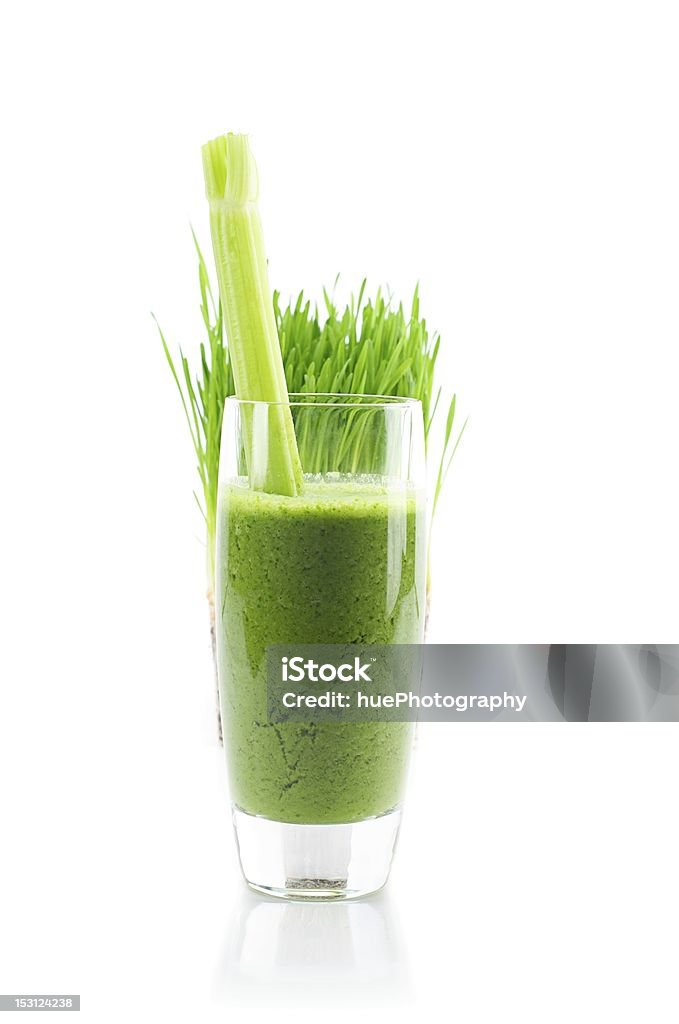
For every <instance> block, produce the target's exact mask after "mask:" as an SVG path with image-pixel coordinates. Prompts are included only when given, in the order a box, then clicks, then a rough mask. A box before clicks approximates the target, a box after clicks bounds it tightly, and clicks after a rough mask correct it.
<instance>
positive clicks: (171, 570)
mask: <svg viewBox="0 0 679 1024" xmlns="http://www.w3.org/2000/svg"><path fill="white" fill-rule="evenodd" d="M676 15H677V8H676V5H675V4H673V3H669V2H668V3H659V2H654V0H644V2H626V0H617V2H610V3H606V2H601V0H587V2H580V0H569V2H568V3H565V2H564V3H561V2H557V3H550V2H544V0H540V2H533V3H530V2H514V3H502V2H496V3H492V2H486V0H470V2H465V3H446V4H443V3H440V4H438V3H432V2H424V0H420V2H418V3H408V4H405V3H399V2H391V3H380V2H368V0H364V2H363V3H355V2H351V0H343V2H342V3H341V4H340V3H335V4H330V3H327V2H321V0H316V2H314V3H297V2H278V3H263V2H251V0H241V2H240V3H239V4H234V3H231V2H228V0H222V2H220V3H202V2H197V0H193V2H192V3H190V4H188V3H187V4H184V5H178V4H171V3H168V2H167V0H165V2H163V3H157V4H155V3H147V2H141V0H137V2H135V3H125V2H122V0H118V2H117V3H115V4H113V3H111V4H108V3H87V4H86V3H82V4H78V3H71V2H60V3H33V2H30V0H29V2H25V3H21V4H19V3H17V4H6V5H3V9H2V25H1V26H0V90H1V91H0V95H2V105H3V115H2V135H1V137H0V146H1V147H2V150H3V155H2V163H1V167H2V171H1V173H2V188H1V189H0V253H1V257H0V258H1V260H2V266H1V275H0V281H1V282H2V302H1V304H0V322H1V329H0V342H1V344H2V363H1V371H0V373H1V377H0V379H1V383H2V387H1V395H2V397H1V400H0V421H1V430H2V435H1V436H2V453H3V454H2V490H3V499H2V505H1V506H0V507H1V512H0V514H1V515H2V529H1V531H0V578H1V579H2V619H1V621H2V649H1V655H0V657H1V659H2V660H1V664H0V673H1V675H0V679H1V687H2V690H1V698H0V700H1V704H0V832H1V834H0V991H1V992H7V993H10V992H43V993H44V992H80V993H81V994H82V998H83V1007H84V1009H83V1011H82V1012H83V1014H84V1017H85V1019H87V1020H92V1021H97V1022H98V1021H109V1020H110V1021H120V1020H129V1021H150V1020H163V1021H174V1020H181V1021H187V1020H194V1021H212V1020H215V1021H223V1020H230V1019H241V1017H242V1016H243V1015H244V1014H245V1016H246V1018H247V1019H253V1020H258V1019H262V1020H264V1019H267V1020H268V1019H270V1018H271V1016H272V1014H275V1017H276V1019H277V1020H280V1021H286V1020H300V1019H303V1017H304V1014H305V1013H306V1012H308V1013H309V1014H311V1015H312V1016H313V1018H314V1019H318V1017H319V1014H320V1013H321V1012H322V1013H323V1015H324V1016H326V1017H329V1018H332V1016H333V1014H334V1013H341V1014H342V1015H344V1016H347V1014H351V1015H352V1016H353V1017H354V1018H356V1019H360V1020H362V1019H366V1020H367V1019H371V1020H373V1019H374V1020H387V1019H388V1020H390V1021H392V1020H395V1019H400V1017H401V1016H403V1019H410V1018H412V1017H413V1016H414V1015H418V1014H425V1016H424V1018H423V1019H450V1020H459V1021H461V1022H462V1021H463V1022H476V1021H504V1020H514V1019H516V1020H521V1021H522V1022H543V1021H550V1022H561V1021H572V1020H578V1021H583V1022H590V1021H591V1022H595V1021H602V1020H616V1021H639V1020H644V1021H648V1022H653V1024H663V1022H665V1021H668V1022H669V1021H676V1019H677V1005H676V1002H677V990H676V969H677V959H678V957H677V952H678V951H677V929H676V922H677V916H678V914H679V891H678V886H679V883H678V876H677V870H676V865H677V862H678V854H679V836H678V834H677V800H676V793H677V779H678V778H679V773H678V770H677V769H678V762H679V753H678V750H679V748H678V744H677V728H676V727H675V726H667V727H662V726H655V727H654V726H643V725H628V726H576V725H572V726H567V727H562V728H558V727H550V726H546V725H545V726H540V725H527V726H515V727H513V728H508V727H505V728H502V727H498V728H492V727H490V728H489V727H487V726H485V727H484V726H471V725H469V726H454V725H442V726H428V727H426V728H424V729H422V731H421V733H420V736H419V744H418V751H417V758H416V763H415V770H414V773H413V778H412V784H411V787H410V792H409V796H408V811H407V816H406V819H405V826H404V830H403V835H402V842H401V846H400V849H399V853H398V857H397V862H396V867H395V870H394V874H393V878H392V882H391V884H390V886H389V888H388V890H387V892H386V893H385V895H384V896H383V897H381V898H380V899H379V900H377V901H372V902H368V903H364V904H357V905H355V906H351V907H339V906H329V907H304V906H294V907H286V906H282V905H276V904H270V903H266V902H264V901H260V900H258V899H256V898H255V897H254V896H249V895H248V894H247V893H246V892H245V891H244V889H243V887H242V884H241V882H240V879H239V875H238V870H237V864H236V859H235V849H234V843H233V840H232V836H231V833H230V825H229V821H228V809H227V799H228V797H227V792H226V782H225V778H224V775H225V773H224V770H223V766H222V763H221V755H220V753H219V751H218V749H217V747H216V744H215V737H214V727H213V726H214V722H213V707H212V701H213V690H212V687H213V680H212V677H211V671H212V669H211V659H210V651H209V639H208V632H207V609H206V607H205V603H204V564H203V552H202V548H201V546H200V545H201V536H200V535H201V524H200V520H199V517H198V513H197V511H196V509H195V506H194V503H193V499H192V497H191V488H192V486H193V485H194V482H195V481H194V471H193V459H192V453H191V450H190V446H189V442H188V438H187V436H186V432H185V426H184V423H183V422H182V417H181V413H180V407H179V404H178V401H177V396H176V394H175V393H174V391H173V385H172V383H171V381H170V378H169V375H168V372H167V368H166V366H165V365H164V360H163V355H162V352H161V349H160V345H159V342H158V339H157V335H156V333H155V329H154V326H153V323H152V321H151V318H150V310H153V311H154V312H155V313H156V314H157V315H158V317H159V318H160V320H161V323H162V325H163V326H164V328H165V329H166V331H167V334H168V335H169V337H170V339H171V341H172V342H173V343H174V344H177V343H179V342H181V343H182V344H183V345H184V346H185V347H186V348H187V350H189V351H191V352H194V351H195V345H196V343H197V340H198V338H199V336H200V323H199V314H198V307H197V291H196V281H195V260H194V255H193V251H192V244H191V239H190V235H189V223H193V224H194V226H195V228H196V230H197V232H198V234H199V236H200V237H201V239H202V240H203V242H205V243H206V244H207V231H206V211H205V204H204V200H203V184H202V173H201V165H200V145H201V143H203V142H204V141H205V140H206V139H207V138H209V137H211V136H214V135H216V134H219V133H221V132H222V131H225V130H229V129H232V130H241V131H243V130H245V131H249V132H250V133H251V135H252V143H253V147H254V150H255V153H256V156H257V159H258V162H259V165H260V173H261V183H262V204H261V205H262V213H263V218H264V225H265V230H266V237H267V247H268V252H269V257H270V268H271V277H272V281H273V283H274V284H275V285H276V286H277V287H279V288H280V289H281V290H282V291H283V293H284V295H287V294H289V293H290V292H293V291H296V290H297V289H299V288H300V287H305V288H306V289H307V290H309V291H310V292H311V293H312V294H314V295H319V294H320V287H321V286H322V285H323V284H327V283H330V282H332V280H333V279H334V277H335V274H336V273H337V272H338V271H341V272H342V275H343V276H342V282H343V285H344V287H345V288H346V289H349V288H350V287H353V286H356V285H357V284H358V283H359V281H360V279H361V278H362V277H363V276H364V275H367V276H368V278H369V281H370V282H371V284H372V285H374V286H376V285H377V284H379V283H387V284H389V285H390V286H391V287H392V289H393V290H394V292H395V293H396V294H397V295H398V296H405V295H407V294H408V293H409V291H410V290H411V289H412V287H413V285H414V283H415V281H416V280H418V279H419V280H420V282H421V290H422V301H423V308H424V310H425V312H426V315H427V317H428V319H429V322H430V324H431V325H432V327H435V328H437V329H438V330H439V331H440V332H441V334H442V337H443V356H442V359H441V373H442V379H443V380H444V382H445V384H446V386H448V387H451V388H454V389H456V390H457V392H458V395H459V404H460V409H461V411H462V412H463V414H464V415H467V414H469V416H470V417H471V419H470V425H469V429H468V433H467V435H466V437H465V440H464V443H463V446H462V448H461V450H460V452H459V457H458V458H457V459H456V464H455V466H454V469H453V472H452V475H451V478H450V481H449V486H448V489H447V493H446V496H445V500H444V504H443V505H442V507H441V513H440V519H439V522H438V528H437V530H436V535H435V538H434V545H435V547H434V570H435V580H434V618H433V622H432V639H438V640H443V641H466V642H548V641H553V640H568V641H570V642H584V641H588V642H589V641H597V642H621V641H627V642H632V641H638V640H641V639H644V640H646V639H652V640H654V641H658V642H660V641H671V640H676V639H677V638H678V637H677V603H678V602H677V578H678V574H677V570H678V569H679V555H678V547H677V544H676V493H675V487H674V485H675V478H676V457H677V456H676V450H677V413H676V390H677V364H676V346H677V328H678V326H679V324H678V321H679V304H678V303H677V272H678V270H679V241H678V240H679V198H678V197H679V188H678V187H677V183H678V182H679V145H678V141H677V140H678V136H677V114H678V109H677V108H678V105H679V104H678V97H679V91H678V90H679V63H678V62H677V51H678V48H679V31H678V26H677V19H676ZM236 1004H238V1005H239V1006H241V1007H247V1008H248V1011H249V1016H248V1015H247V1013H246V1011H245V1010H244V1009H242V1008H240V1009H237V1010H234V1009H233V1008H234V1006H235V1005H236ZM302 1004H304V1005H306V1007H307V1009H306V1010H301V1009H300V1007H301V1006H302ZM333 1008H334V1009H333ZM234 1014H235V1016H234Z"/></svg>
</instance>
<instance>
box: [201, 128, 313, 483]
mask: <svg viewBox="0 0 679 1024" xmlns="http://www.w3.org/2000/svg"><path fill="white" fill-rule="evenodd" d="M203 171H204V175H205V190H206V195H207V199H208V202H209V204H210V230H211V234H212V246H213V249H214V256H215V263H216V267H217V279H218V282H219V294H220V297H221V301H222V310H223V316H224V325H225V328H226V335H227V339H228V343H229V355H230V359H231V364H232V367H233V379H234V386H235V389H236V396H237V398H239V399H242V400H244V401H252V402H273V403H280V405H279V406H278V407H269V409H268V410H267V411H266V412H265V411H264V410H262V411H261V412H260V410H259V409H258V408H257V407H252V409H250V410H248V411H247V412H246V414H245V415H244V424H245V454H246V459H247V463H248V474H249V478H250V485H251V486H252V487H254V488H255V489H257V490H262V491H269V492H271V493H275V494H287V495H295V494H297V493H299V491H300V490H301V487H302V468H301V463H300V459H299V453H298V450H297V441H296V438H295V430H294V425H293V420H292V413H291V410H290V405H289V399H288V390H287V385H286V382H285V371H284V368H283V357H282V355H281V350H280V344H279V341H278V331H277V328H276V320H275V317H274V307H273V301H272V295H271V289H270V286H269V275H268V271H267V265H266V251H265V248H264V234H263V231H262V223H261V220H260V216H259V209H258V206H257V198H258V194H259V185H258V178H257V167H256V164H255V161H254V158H253V156H252V152H251V150H250V145H249V142H248V137H247V135H234V134H229V135H222V136H220V137H219V138H217V139H213V140H212V141H211V142H208V143H207V144H206V145H205V146H203Z"/></svg>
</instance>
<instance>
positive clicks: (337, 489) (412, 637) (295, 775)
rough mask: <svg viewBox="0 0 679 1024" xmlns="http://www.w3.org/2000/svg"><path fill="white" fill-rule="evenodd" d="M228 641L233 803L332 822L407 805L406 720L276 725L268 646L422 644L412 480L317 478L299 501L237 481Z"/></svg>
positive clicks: (227, 549) (223, 618)
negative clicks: (270, 708)
mask: <svg viewBox="0 0 679 1024" xmlns="http://www.w3.org/2000/svg"><path fill="white" fill-rule="evenodd" d="M217 563H218V566H219V578H218V581H217V600H218V604H217V615H218V620H217V627H218V628H217V646H218V659H219V680H220V699H221V706H222V717H223V728H224V739H225V745H226V752H227V760H228V764H229V772H230V778H231V790H232V797H233V800H234V802H235V803H236V804H237V805H238V806H239V807H240V808H241V809H242V810H244V811H247V812H248V813H250V814H259V815H263V816H265V817H267V818H272V819H274V820H277V821H285V822H300V823H305V824H328V823H337V822H352V821H358V820H361V819H363V818H367V817H372V816H374V815H378V814H383V813H385V812H386V811H389V810H390V809H391V808H393V807H394V806H395V805H397V804H398V803H399V801H400V799H401V797H402V790H403V784H404V780H405V773H406V769H407V763H408V757H409V752H410V745H411V739H412V726H411V725H410V724H408V723H386V722H376V723H370V722H360V723H338V724H335V723H309V724H306V725H305V724H301V723H283V724H270V723H268V721H267V665H266V648H267V647H268V646H269V645H271V644H288V643H290V644H295V643H299V644H313V643H321V644H322V643H326V644H335V643H357V644H388V643H418V642H420V641H421V640H422V631H423V621H424V619H423V617H424V603H425V593H424V585H425V527H424V510H423V505H422V502H421V500H420V499H419V498H418V496H417V495H416V494H415V492H414V491H413V490H412V489H409V488H407V487H406V486H405V485H402V484H401V485H390V486H389V487H388V488H387V487H385V486H384V485H381V484H380V483H379V482H362V481H361V480H360V479H359V480H356V481H346V480H334V481H332V480H324V481H323V480H322V481H314V480H307V482H306V486H305V489H304V492H303V493H302V495H301V496H299V497H294V498H290V497H282V496H279V495H271V494H264V493H262V492H255V491H251V490H249V489H248V488H247V486H245V485H243V484H241V483H238V482H234V483H231V484H228V485H227V486H226V487H225V489H224V491H223V493H222V501H221V516H220V522H219V528H218V559H217Z"/></svg>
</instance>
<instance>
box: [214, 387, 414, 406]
mask: <svg viewBox="0 0 679 1024" xmlns="http://www.w3.org/2000/svg"><path fill="white" fill-rule="evenodd" d="M317 398H327V399H335V398H342V399H346V401H342V402H334V401H327V402H318V401H309V399H317ZM288 399H289V400H288V401H287V402H263V401H261V400H258V399H251V398H238V397H237V396H236V395H228V396H227V398H226V400H225V401H226V402H228V403H229V404H231V405H264V406H294V407H295V408H298V407H308V408H310V409H312V408H313V409H390V408H397V409H399V408H402V409H408V408H415V407H416V406H419V405H421V404H422V403H421V401H420V399H419V398H405V397H403V396H401V395H359V394H354V393H350V394H347V393H342V392H340V391H308V392H301V391H293V392H291V393H290V395H289V396H288ZM351 399H356V401H351ZM366 399H368V401H366Z"/></svg>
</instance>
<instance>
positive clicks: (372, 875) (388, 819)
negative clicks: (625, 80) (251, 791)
mask: <svg viewBox="0 0 679 1024" xmlns="http://www.w3.org/2000/svg"><path fill="white" fill-rule="evenodd" d="M233 823H234V827H235V829H236V839H237V841H238V853H239V856H240V863H241V868H242V871H243V875H244V877H245V881H246V882H247V883H248V885H249V886H250V887H251V888H252V889H256V890H257V891H258V892H263V893H266V894H267V895H268V896H278V897H280V898H281V899H289V900H346V899H356V898H357V897H359V896H367V895H368V894H369V893H371V892H377V890H378V889H381V888H382V886H383V885H384V884H385V883H386V881H387V878H388V877H389V869H390V868H391V859H392V857H393V854H394V847H395V846H396V839H397V837H398V829H399V825H400V823H401V812H400V810H398V809H397V810H393V811H389V812H388V813H387V814H382V815H380V817H379V818H368V819H367V820H366V821H358V822H354V823H353V824H350V825H291V824H287V823H286V822H283V821H270V820H269V819H268V818H259V817H256V816H255V815H252V814H246V813H245V812H244V811H241V810H240V809H239V808H238V807H234V809H233Z"/></svg>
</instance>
